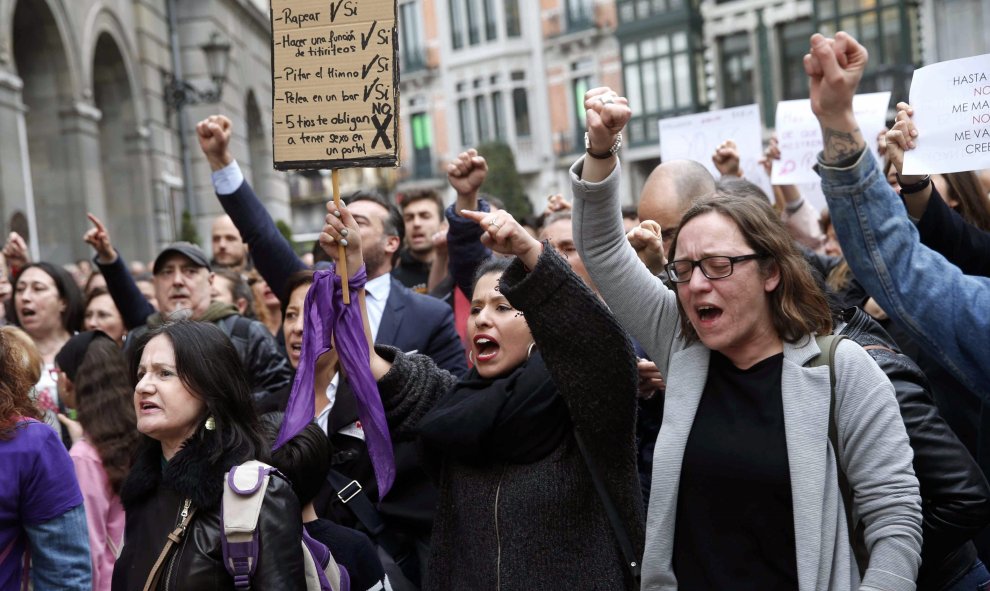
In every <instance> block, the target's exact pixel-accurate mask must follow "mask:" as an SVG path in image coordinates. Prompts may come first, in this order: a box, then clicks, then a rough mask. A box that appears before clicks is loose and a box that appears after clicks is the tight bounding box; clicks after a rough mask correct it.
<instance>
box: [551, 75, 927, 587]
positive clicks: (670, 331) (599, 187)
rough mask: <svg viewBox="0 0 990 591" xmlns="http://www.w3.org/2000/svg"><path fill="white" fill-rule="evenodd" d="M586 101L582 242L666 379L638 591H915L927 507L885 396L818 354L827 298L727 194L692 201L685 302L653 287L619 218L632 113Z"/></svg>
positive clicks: (859, 364)
mask: <svg viewBox="0 0 990 591" xmlns="http://www.w3.org/2000/svg"><path fill="white" fill-rule="evenodd" d="M585 99H586V100H585V107H586V109H587V124H588V135H587V138H588V141H587V146H588V153H589V155H588V156H586V157H584V158H582V159H581V160H579V161H578V162H577V163H576V164H575V165H574V166H573V167H572V169H571V179H572V184H573V189H574V195H575V202H574V218H573V219H574V236H575V240H576V242H577V245H578V250H579V252H580V254H581V257H582V258H583V259H584V261H585V265H586V266H587V267H588V270H589V272H590V273H591V276H592V279H593V280H594V281H595V284H596V285H598V286H599V287H600V289H601V295H602V296H603V297H604V299H605V301H606V302H607V303H608V305H609V307H610V308H611V310H612V311H613V312H614V313H615V315H616V317H617V318H618V319H619V322H620V323H621V324H622V325H623V326H625V328H626V329H627V330H629V332H630V333H631V334H632V336H633V337H634V338H635V339H636V340H637V341H639V342H640V343H641V344H642V346H643V347H644V348H645V349H646V351H647V353H648V354H649V355H650V358H651V359H652V360H653V361H654V362H656V364H657V367H658V368H659V370H660V372H661V373H662V374H663V375H665V376H666V377H667V391H666V399H665V405H664V416H663V426H662V427H661V430H660V434H659V436H658V438H657V443H656V452H655V456H654V468H653V481H652V490H651V496H650V506H649V512H648V516H647V533H646V551H645V555H644V558H643V589H651V590H653V589H663V590H673V589H681V590H682V591H684V590H687V591H693V590H697V589H734V590H740V589H742V590H748V589H753V590H755V589H761V590H766V589H799V590H801V591H813V590H817V591H824V590H840V589H841V590H849V589H857V588H870V589H874V588H875V589H888V590H899V589H903V590H905V591H909V590H913V589H914V588H915V583H914V580H915V577H916V575H917V571H918V566H919V563H920V550H921V501H920V497H919V487H918V481H917V479H916V478H915V475H914V472H913V469H912V464H911V462H912V457H913V456H912V452H911V448H910V446H909V443H908V437H907V435H906V432H905V428H904V423H903V422H902V420H901V415H900V412H899V410H898V406H897V401H896V399H895V397H894V390H893V388H892V386H891V384H890V382H889V380H888V379H887V378H886V377H885V376H884V374H883V372H882V371H881V370H880V369H879V367H878V366H877V364H876V363H875V362H874V361H873V360H872V359H871V358H870V356H869V354H868V353H866V352H865V351H864V350H863V349H862V348H860V347H859V346H858V345H856V344H855V343H853V342H851V341H848V340H845V341H838V342H837V346H836V347H835V348H834V349H832V354H829V349H830V348H831V344H832V343H833V342H834V341H830V340H828V339H823V340H822V341H821V345H822V346H821V347H820V346H819V342H818V341H817V340H816V337H818V336H821V335H829V334H830V333H831V332H832V321H831V317H830V314H829V309H828V306H827V304H826V300H825V297H824V295H823V294H822V292H821V291H820V290H819V288H818V287H817V286H816V284H815V282H814V280H813V278H812V275H811V272H810V270H809V268H808V266H807V264H806V263H805V262H804V260H803V258H802V257H801V255H800V253H799V252H798V251H797V249H796V248H795V246H794V243H793V241H792V239H791V238H790V236H789V235H788V233H787V230H786V229H785V227H784V226H783V224H782V223H781V221H780V217H779V216H778V215H777V214H776V213H775V212H774V211H773V209H772V208H771V207H770V205H769V204H768V203H766V202H765V201H760V200H756V199H753V198H752V197H747V196H742V195H735V194H733V193H732V192H731V189H729V190H724V189H723V190H720V191H718V192H716V194H714V195H711V196H708V197H704V198H702V199H700V200H698V201H697V202H695V203H694V204H693V205H692V206H691V207H690V208H689V209H688V211H687V212H686V213H685V214H684V216H683V218H682V219H681V223H680V225H679V227H678V229H677V231H676V232H675V234H674V237H673V243H672V246H671V249H670V256H669V260H670V262H669V263H668V264H667V265H666V267H665V268H666V270H667V273H668V276H669V278H670V279H671V281H672V282H673V285H674V288H673V289H669V288H668V287H666V286H665V285H664V283H663V282H662V281H661V280H660V279H658V278H657V277H655V276H654V275H653V274H652V273H650V271H648V270H647V269H646V268H645V266H644V265H642V263H640V261H639V259H638V258H637V257H636V255H635V253H634V252H633V250H632V249H630V248H629V247H628V245H627V244H626V240H625V235H624V233H623V227H622V219H621V214H620V195H619V177H620V168H619V165H618V159H617V158H616V157H615V154H616V151H617V150H616V147H617V146H619V145H621V139H620V138H621V136H620V131H621V130H622V128H623V127H624V126H625V124H626V122H628V121H629V119H630V117H631V111H630V109H629V107H628V104H627V102H626V100H625V99H624V98H622V97H618V96H616V94H615V93H614V92H612V91H611V90H609V89H606V88H599V89H595V90H592V91H589V92H588V94H587V95H586V96H585ZM609 146H611V148H609ZM822 349H825V350H824V351H823V350H822ZM844 481H847V483H848V487H845V486H843V485H842V484H841V483H843V482H844ZM847 516H848V517H847ZM847 519H848V521H847ZM854 548H863V549H864V553H863V555H858V553H854V550H853V549H854ZM858 560H861V561H862V563H861V564H860V565H858V564H857V562H858ZM858 566H860V567H861V568H863V571H862V572H861V571H860V570H859V568H857V567H858ZM861 577H862V583H860V579H861ZM861 585H862V586H861Z"/></svg>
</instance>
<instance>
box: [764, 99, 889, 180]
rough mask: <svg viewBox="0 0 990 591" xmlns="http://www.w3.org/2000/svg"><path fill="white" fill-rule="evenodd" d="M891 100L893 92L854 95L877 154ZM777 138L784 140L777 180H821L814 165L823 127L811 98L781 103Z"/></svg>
mask: <svg viewBox="0 0 990 591" xmlns="http://www.w3.org/2000/svg"><path fill="white" fill-rule="evenodd" d="M889 104H890V93H889V92H874V93H871V94H857V95H856V96H854V97H853V111H854V112H855V114H856V121H857V122H858V123H859V128H860V129H861V130H862V131H863V137H864V138H865V139H866V145H867V146H869V148H870V149H871V150H873V155H874V156H876V149H877V146H876V137H877V135H878V134H879V133H880V132H881V131H882V130H883V128H884V127H886V121H887V106H888V105H889ZM777 141H778V142H779V144H780V160H776V161H774V163H773V170H772V171H771V174H770V180H771V182H772V183H773V184H775V185H797V184H801V183H819V182H821V181H820V179H819V178H818V175H817V174H816V173H815V171H814V169H813V168H812V167H813V166H814V165H815V163H816V162H817V161H818V153H819V152H821V151H822V130H821V127H819V125H818V119H817V118H816V117H815V114H814V113H813V112H812V111H811V101H810V100H809V99H801V100H796V101H781V102H779V103H777Z"/></svg>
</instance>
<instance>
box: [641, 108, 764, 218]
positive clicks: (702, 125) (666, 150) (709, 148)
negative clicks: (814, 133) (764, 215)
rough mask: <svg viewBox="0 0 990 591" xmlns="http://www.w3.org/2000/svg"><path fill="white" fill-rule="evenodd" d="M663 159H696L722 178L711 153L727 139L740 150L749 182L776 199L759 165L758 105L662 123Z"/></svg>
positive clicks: (761, 138)
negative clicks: (734, 143)
mask: <svg viewBox="0 0 990 591" xmlns="http://www.w3.org/2000/svg"><path fill="white" fill-rule="evenodd" d="M659 125H660V159H661V160H663V161H664V162H669V161H671V160H694V161H695V162H700V163H701V164H703V165H704V166H705V168H707V169H708V170H709V172H711V173H712V176H714V177H715V178H716V180H717V179H718V178H719V172H718V169H716V168H715V164H714V163H713V162H712V154H714V153H715V149H716V148H718V146H719V144H721V143H722V142H724V141H725V140H733V141H734V142H736V145H737V146H738V148H739V167H740V169H741V170H742V173H743V175H744V176H745V177H746V180H748V181H750V182H751V183H755V184H756V185H758V186H759V187H760V188H761V189H763V191H764V192H765V193H766V194H767V195H768V196H769V197H770V199H773V192H772V190H771V188H770V182H769V179H767V175H766V173H765V172H763V167H762V166H760V164H759V162H760V158H761V157H762V156H763V125H762V123H761V122H760V107H759V105H746V106H743V107H733V108H731V109H722V110H719V111H705V112H704V113H695V114H692V115H683V116H681V117H671V118H669V119H661V120H660V123H659Z"/></svg>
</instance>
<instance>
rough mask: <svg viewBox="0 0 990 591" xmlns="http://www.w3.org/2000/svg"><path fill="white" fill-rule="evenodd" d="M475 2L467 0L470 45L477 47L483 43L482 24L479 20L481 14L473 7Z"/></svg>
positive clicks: (457, 0)
mask: <svg viewBox="0 0 990 591" xmlns="http://www.w3.org/2000/svg"><path fill="white" fill-rule="evenodd" d="M454 1H455V2H460V1H461V0H454ZM473 4H474V2H472V1H471V0H467V10H466V12H467V29H468V43H469V44H470V45H477V44H479V43H481V23H479V22H478V19H479V18H481V13H480V12H479V11H478V10H476V8H477V7H476V6H472V5H473Z"/></svg>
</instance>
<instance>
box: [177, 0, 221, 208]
mask: <svg viewBox="0 0 990 591" xmlns="http://www.w3.org/2000/svg"><path fill="white" fill-rule="evenodd" d="M175 2H176V0H169V1H168V4H167V5H166V7H167V10H168V22H169V38H170V41H171V45H172V48H171V50H172V71H171V72H169V71H167V70H165V69H164V68H162V70H161V73H162V95H163V98H164V100H165V106H166V107H167V108H166V110H165V112H166V117H167V118H168V119H169V120H170V119H171V114H172V113H173V112H174V113H175V115H176V121H177V122H178V133H179V138H178V139H179V156H180V158H181V161H182V185H183V187H182V193H183V199H182V201H183V207H184V209H185V210H186V211H187V212H189V213H190V215H193V216H195V215H196V213H197V212H196V205H195V199H194V196H193V183H192V159H191V158H190V156H189V148H188V147H187V145H186V141H187V137H186V136H187V135H188V132H189V126H188V124H187V123H186V118H185V108H186V106H187V105H196V104H204V103H218V102H220V97H221V96H222V94H223V87H224V84H226V82H227V67H228V66H229V65H230V43H228V42H226V41H225V40H224V39H223V37H221V36H220V33H217V32H214V33H213V34H212V35H210V40H209V41H207V42H206V43H204V44H203V45H200V49H202V50H203V54H204V55H205V57H206V68H207V70H208V73H209V75H210V80H211V81H212V82H213V86H212V88H207V89H205V90H200V89H198V88H196V87H195V86H193V85H192V84H190V83H189V82H186V81H185V80H183V79H182V61H181V58H180V56H179V34H178V17H177V14H176V7H175ZM173 217H174V216H173ZM176 227H178V222H177V221H176Z"/></svg>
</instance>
